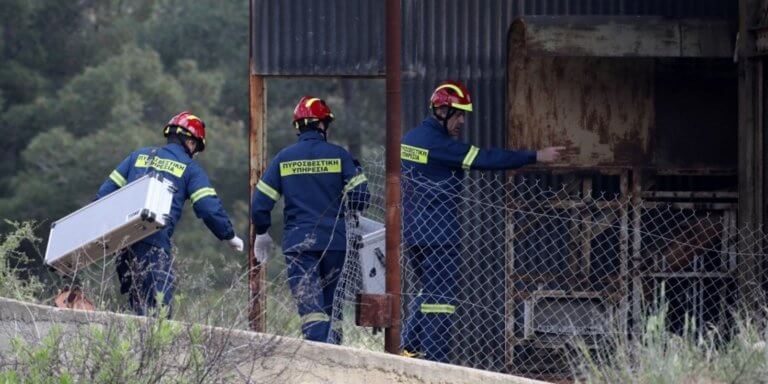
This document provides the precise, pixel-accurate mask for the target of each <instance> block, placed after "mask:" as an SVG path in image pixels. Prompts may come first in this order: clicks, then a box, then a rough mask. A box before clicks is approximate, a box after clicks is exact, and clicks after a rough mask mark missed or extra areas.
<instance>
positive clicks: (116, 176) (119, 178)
mask: <svg viewBox="0 0 768 384" xmlns="http://www.w3.org/2000/svg"><path fill="white" fill-rule="evenodd" d="M109 178H110V179H112V181H113V182H114V183H115V184H117V186H118V187H124V186H125V184H126V183H127V182H126V181H125V177H123V175H121V174H120V172H118V171H117V170H114V171H112V173H110V174H109Z"/></svg>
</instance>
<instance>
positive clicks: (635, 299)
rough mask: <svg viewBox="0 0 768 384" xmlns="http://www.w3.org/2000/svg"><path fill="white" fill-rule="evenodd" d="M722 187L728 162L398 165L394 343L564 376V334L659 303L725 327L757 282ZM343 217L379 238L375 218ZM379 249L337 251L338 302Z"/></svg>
mask: <svg viewBox="0 0 768 384" xmlns="http://www.w3.org/2000/svg"><path fill="white" fill-rule="evenodd" d="M383 165H384V164H383V156H382V155H381V154H379V155H377V156H374V157H372V158H370V159H368V160H366V161H365V162H364V164H363V166H364V168H365V173H366V175H367V177H368V180H369V185H370V188H371V191H372V200H371V206H370V207H369V208H368V210H367V211H366V212H365V214H364V216H365V217H366V218H369V219H373V220H377V221H379V222H383V217H384V215H383V213H384V209H385V206H384V180H385V178H384V166H383ZM735 186H736V178H735V176H734V175H732V174H729V173H728V172H701V171H687V170H682V171H681V170H669V169H667V170H644V171H640V170H636V169H635V170H633V169H623V168H604V169H591V170H583V169H582V170H566V169H559V170H553V169H546V168H530V169H521V170H517V171H515V172H508V173H504V172H489V173H481V172H471V173H467V174H466V175H458V174H457V175H454V177H453V178H451V179H449V180H447V181H442V182H434V181H432V180H430V179H429V178H427V177H424V176H423V175H417V174H407V173H406V174H403V175H402V195H403V206H402V207H403V237H402V239H403V243H402V273H403V278H402V281H403V287H402V298H403V318H402V324H403V334H402V336H403V341H402V343H403V345H402V346H403V347H404V348H405V349H406V350H408V352H410V353H413V354H415V355H420V356H423V357H426V358H427V359H431V360H438V361H444V362H449V363H453V364H459V365H464V366H470V367H475V368H481V369H487V370H494V371H501V372H510V373H517V374H526V375H531V376H540V377H557V376H566V375H568V374H569V373H570V371H569V370H570V365H569V362H568V354H569V351H572V349H573V347H574V343H575V342H576V340H579V341H580V342H583V343H584V345H586V346H587V347H588V348H593V349H596V348H598V347H599V346H600V345H603V343H602V342H603V341H605V338H607V337H610V336H611V335H615V333H617V332H619V333H623V334H632V333H634V332H637V331H640V330H641V326H642V322H643V319H644V318H645V315H646V314H647V311H648V310H649V309H651V307H653V306H654V305H659V303H662V302H663V303H664V305H665V307H666V309H667V310H666V315H667V323H666V324H667V328H668V330H669V331H671V332H678V333H682V332H683V331H684V328H685V327H690V326H691V324H693V326H694V327H696V328H697V329H698V330H700V331H703V330H705V329H711V328H715V329H718V330H720V331H722V332H723V334H727V333H728V330H729V327H731V324H732V320H733V313H734V311H735V310H737V309H743V308H746V307H749V306H750V305H751V306H752V308H756V305H758V304H760V303H762V302H763V297H764V293H765V291H766V290H765V288H766V285H765V284H766V283H765V280H766V279H764V277H763V273H762V272H761V271H763V270H764V268H765V266H764V263H765V257H764V253H763V250H762V247H763V243H764V241H765V236H764V232H763V231H751V230H748V229H744V228H742V229H738V228H737V217H736V215H737V209H738V201H737V194H736V192H735V191H734V190H733V188H735ZM347 227H348V228H349V231H348V232H349V234H350V235H358V238H360V237H362V238H363V239H364V241H363V243H365V245H366V246H368V247H369V248H370V246H371V245H372V244H373V245H376V244H374V243H375V242H376V241H382V243H379V245H380V246H382V249H383V237H381V238H379V237H378V235H377V234H376V231H375V230H376V227H373V232H371V231H372V229H371V228H370V227H369V228H365V229H360V228H361V227H364V225H363V224H360V220H357V219H355V220H348V221H347ZM356 231H357V232H356ZM366 233H373V234H372V235H366ZM350 237H355V236H350ZM383 257H384V255H383V253H381V252H378V253H376V252H372V251H371V249H367V250H364V251H362V252H358V251H357V250H356V247H353V246H351V247H350V249H349V250H348V254H347V262H346V264H345V271H344V273H343V277H342V282H341V284H340V289H339V291H338V292H337V300H336V307H337V310H340V309H341V308H342V307H344V304H351V303H353V302H354V296H355V294H356V293H357V292H358V291H359V290H361V289H364V290H374V291H376V292H380V291H381V290H383V281H384V280H383V275H382V274H381V272H382V271H381V269H383ZM377 279H378V280H377ZM379 285H381V287H380V289H378V290H377V287H379ZM662 292H663V293H662ZM745 305H746V307H745ZM344 323H345V324H346V325H347V326H345V328H352V329H354V327H352V326H351V323H352V319H351V318H350V317H346V318H345V321H344ZM356 332H358V333H359V332H360V330H359V328H358V329H357V330H356Z"/></svg>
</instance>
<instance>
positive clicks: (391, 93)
mask: <svg viewBox="0 0 768 384" xmlns="http://www.w3.org/2000/svg"><path fill="white" fill-rule="evenodd" d="M386 7H387V9H386V63H387V78H386V87H387V140H386V141H387V147H386V186H385V193H386V202H385V203H386V207H387V208H386V218H385V220H386V222H385V225H386V228H387V231H386V233H387V234H386V269H387V275H386V291H387V293H388V294H389V295H390V296H391V297H392V301H391V308H392V311H391V318H392V326H391V327H389V328H387V329H386V330H385V331H384V349H385V350H386V351H387V352H389V353H394V354H399V353H400V301H401V300H400V224H401V223H400V219H401V216H400V139H401V135H402V130H401V126H400V124H401V123H400V122H401V118H402V117H401V116H402V113H401V107H402V105H401V98H400V55H401V34H402V21H401V18H402V13H401V4H400V0H387V5H386Z"/></svg>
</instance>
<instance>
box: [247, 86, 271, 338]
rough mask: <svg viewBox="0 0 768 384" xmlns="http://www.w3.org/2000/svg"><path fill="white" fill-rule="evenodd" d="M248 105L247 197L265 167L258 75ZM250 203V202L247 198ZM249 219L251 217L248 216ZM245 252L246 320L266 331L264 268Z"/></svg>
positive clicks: (262, 90)
mask: <svg viewBox="0 0 768 384" xmlns="http://www.w3.org/2000/svg"><path fill="white" fill-rule="evenodd" d="M248 83H249V104H250V113H249V115H250V116H249V118H250V123H249V128H250V129H249V130H248V132H249V133H248V152H249V155H250V161H249V164H250V169H249V172H248V183H249V187H250V188H249V191H250V195H251V196H253V192H254V191H255V190H256V189H255V188H256V183H257V182H258V181H259V179H260V178H261V175H262V174H263V173H264V169H265V168H266V164H267V158H266V155H267V134H266V129H265V124H264V122H265V120H266V117H265V114H266V110H265V108H264V107H265V104H266V102H265V87H264V78H263V77H261V76H258V75H250V76H249V81H248ZM249 200H250V199H249ZM248 217H249V218H250V215H249V216H248ZM248 227H249V237H248V238H249V242H248V244H249V245H251V246H252V245H253V240H254V239H255V237H256V232H255V229H254V228H253V224H252V223H250V220H249V226H248ZM247 249H248V256H247V257H248V287H249V291H250V295H251V296H250V305H251V307H250V310H249V312H248V320H249V322H250V324H251V329H252V330H254V331H257V332H264V331H266V329H267V322H266V306H267V297H266V283H265V282H266V268H265V266H263V265H261V264H260V263H259V262H258V261H256V259H255V258H254V257H253V252H252V251H251V247H250V246H249V247H247Z"/></svg>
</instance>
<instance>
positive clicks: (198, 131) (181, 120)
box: [163, 111, 205, 152]
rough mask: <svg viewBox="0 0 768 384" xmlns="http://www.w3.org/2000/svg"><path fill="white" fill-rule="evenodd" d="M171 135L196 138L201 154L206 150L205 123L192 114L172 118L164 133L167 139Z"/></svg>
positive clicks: (186, 112) (182, 114)
mask: <svg viewBox="0 0 768 384" xmlns="http://www.w3.org/2000/svg"><path fill="white" fill-rule="evenodd" d="M171 133H176V134H180V135H185V136H191V137H194V138H195V139H197V141H198V142H200V148H199V152H202V151H203V150H204V149H205V122H204V121H203V120H201V119H200V118H199V117H197V116H195V115H193V114H192V112H189V111H184V112H181V113H179V114H178V115H176V116H174V117H172V118H171V120H170V121H168V124H166V125H165V130H164V131H163V134H164V136H165V137H168V135H169V134H171Z"/></svg>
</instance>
